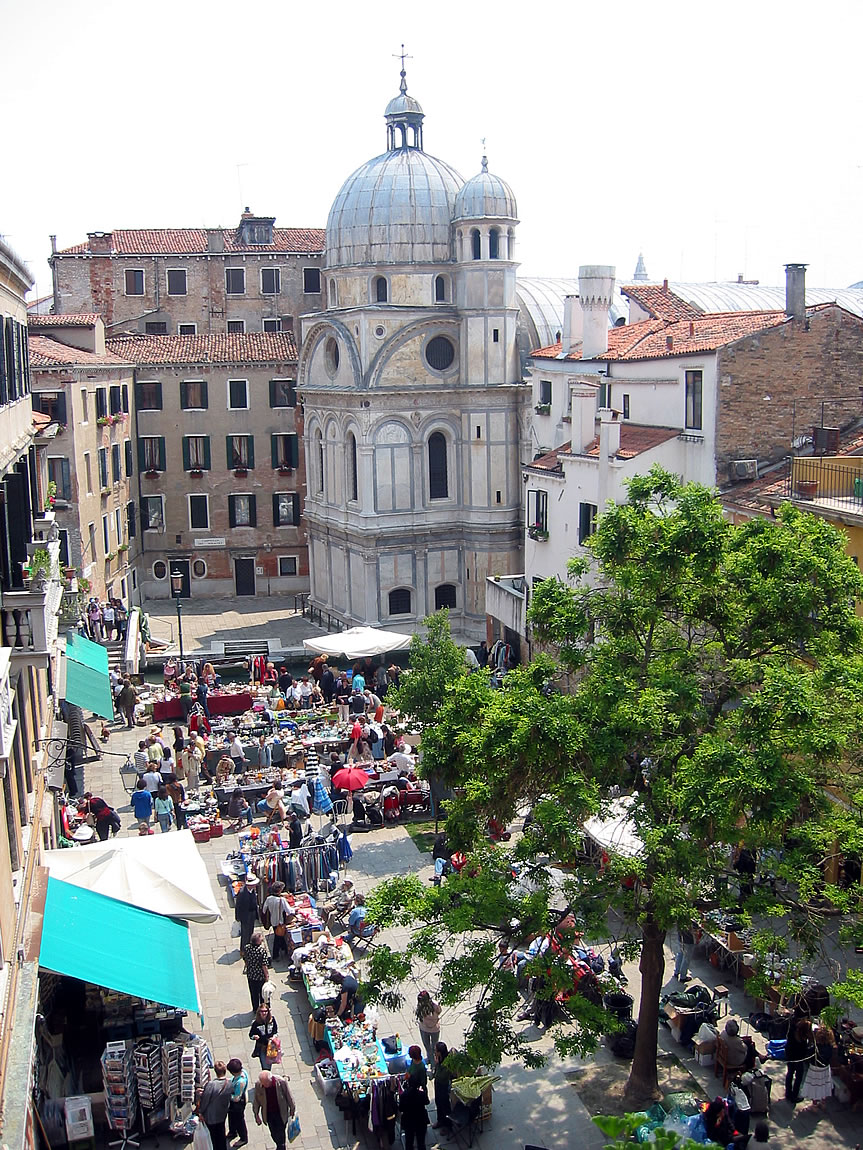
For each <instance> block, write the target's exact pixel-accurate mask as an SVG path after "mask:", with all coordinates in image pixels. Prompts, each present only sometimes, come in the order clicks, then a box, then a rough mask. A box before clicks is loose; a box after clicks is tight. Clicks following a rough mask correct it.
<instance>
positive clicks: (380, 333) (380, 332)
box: [375, 323, 387, 339]
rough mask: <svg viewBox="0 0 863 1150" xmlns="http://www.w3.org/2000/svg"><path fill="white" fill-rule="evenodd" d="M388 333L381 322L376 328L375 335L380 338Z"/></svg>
mask: <svg viewBox="0 0 863 1150" xmlns="http://www.w3.org/2000/svg"><path fill="white" fill-rule="evenodd" d="M386 334H387V329H386V328H385V327H384V325H383V324H382V323H379V324H378V326H377V327H376V328H375V335H376V336H377V337H378V339H383V338H384V336H385V335H386Z"/></svg>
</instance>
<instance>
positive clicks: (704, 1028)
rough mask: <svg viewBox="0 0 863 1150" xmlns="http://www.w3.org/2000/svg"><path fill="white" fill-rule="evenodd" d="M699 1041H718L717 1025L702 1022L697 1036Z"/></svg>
mask: <svg viewBox="0 0 863 1150" xmlns="http://www.w3.org/2000/svg"><path fill="white" fill-rule="evenodd" d="M695 1039H696V1041H697V1042H715V1041H716V1027H715V1026H711V1025H710V1024H709V1023H707V1022H702V1024H701V1026H699V1028H698V1033H697V1034H696V1036H695Z"/></svg>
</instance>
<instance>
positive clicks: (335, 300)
mask: <svg viewBox="0 0 863 1150" xmlns="http://www.w3.org/2000/svg"><path fill="white" fill-rule="evenodd" d="M327 302H328V304H329V306H330V307H338V306H339V293H338V292H337V291H336V281H335V280H334V279H332V278H331V279H330V298H329V300H328V301H327Z"/></svg>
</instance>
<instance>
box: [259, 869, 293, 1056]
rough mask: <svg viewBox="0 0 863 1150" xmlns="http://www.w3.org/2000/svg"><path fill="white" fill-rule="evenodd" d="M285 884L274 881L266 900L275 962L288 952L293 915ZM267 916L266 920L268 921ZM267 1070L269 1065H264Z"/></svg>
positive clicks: (266, 912) (265, 904)
mask: <svg viewBox="0 0 863 1150" xmlns="http://www.w3.org/2000/svg"><path fill="white" fill-rule="evenodd" d="M284 890H285V884H284V883H283V882H274V883H273V884H272V886H271V887H270V893H269V895H268V896H267V898H266V899H265V900H264V912H265V915H269V918H270V925H271V926H272V928H273V962H275V961H276V959H277V958H278V957H279V955H280V954H281V953H282V952H283V951H284V953H285V954H287V953H288V941H287V938H288V927H287V922H288V919H289V918H291V917H292V912H291V908H290V906H289V905H288V900H287V899H286V898H285V896H284ZM266 921H267V920H266V917H265V918H264V922H266ZM264 1069H265V1070H267V1069H268V1067H266V1066H265V1067H264Z"/></svg>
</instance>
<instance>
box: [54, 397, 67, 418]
mask: <svg viewBox="0 0 863 1150" xmlns="http://www.w3.org/2000/svg"><path fill="white" fill-rule="evenodd" d="M55 419H56V421H57V423H65V422H66V392H65V391H61V392H60V394H59V395H58V396H57V414H56V416H55Z"/></svg>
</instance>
